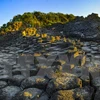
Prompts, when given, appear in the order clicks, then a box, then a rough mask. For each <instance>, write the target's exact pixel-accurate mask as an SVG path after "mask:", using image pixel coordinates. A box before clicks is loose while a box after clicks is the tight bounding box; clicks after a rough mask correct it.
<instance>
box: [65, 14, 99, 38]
mask: <svg viewBox="0 0 100 100" xmlns="http://www.w3.org/2000/svg"><path fill="white" fill-rule="evenodd" d="M63 31H64V33H65V34H68V35H74V36H79V37H82V38H90V39H93V38H100V18H99V17H98V15H97V14H91V15H89V16H87V17H86V18H83V17H77V18H76V19H75V20H74V21H72V22H69V23H67V24H66V25H65V26H64V29H63Z"/></svg>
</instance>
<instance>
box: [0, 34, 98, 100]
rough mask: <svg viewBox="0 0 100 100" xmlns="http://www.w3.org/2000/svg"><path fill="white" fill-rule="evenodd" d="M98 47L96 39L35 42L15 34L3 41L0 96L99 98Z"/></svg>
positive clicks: (14, 99)
mask: <svg viewBox="0 0 100 100" xmlns="http://www.w3.org/2000/svg"><path fill="white" fill-rule="evenodd" d="M10 38H11V37H10ZM14 38H15V37H14ZM75 47H76V48H77V49H76V48H75ZM99 48H100V45H99V43H95V42H84V43H82V42H80V41H79V40H76V39H75V40H70V39H67V42H64V41H63V40H61V41H57V42H54V43H49V42H48V40H46V42H43V43H39V42H38V41H37V38H35V37H28V38H26V37H21V36H20V37H19V36H16V38H15V39H14V40H13V39H12V40H11V41H7V42H6V41H5V43H4V45H3V43H2V45H1V48H0V100H99V99H100V98H99V92H100V89H99V88H100V81H99V80H100V79H99V71H100V70H99V65H100V63H99V58H100V54H99V52H100V49H99ZM92 57H93V59H92ZM94 75H95V76H94Z"/></svg>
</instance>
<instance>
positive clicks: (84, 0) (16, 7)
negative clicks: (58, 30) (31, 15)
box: [0, 0, 100, 26]
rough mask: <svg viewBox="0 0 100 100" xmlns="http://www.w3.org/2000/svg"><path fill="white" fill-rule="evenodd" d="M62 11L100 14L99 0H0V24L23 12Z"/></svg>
mask: <svg viewBox="0 0 100 100" xmlns="http://www.w3.org/2000/svg"><path fill="white" fill-rule="evenodd" d="M34 11H41V12H45V13H48V12H62V13H65V14H74V15H76V16H87V15H89V14H91V13H98V14H99V15H100V0H0V26H2V24H4V23H7V22H8V21H10V19H13V17H14V16H15V15H18V14H23V13H24V12H34Z"/></svg>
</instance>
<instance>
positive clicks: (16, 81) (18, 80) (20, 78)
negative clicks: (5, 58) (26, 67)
mask: <svg viewBox="0 0 100 100" xmlns="http://www.w3.org/2000/svg"><path fill="white" fill-rule="evenodd" d="M24 79H25V77H24V76H23V75H14V76H13V77H12V78H11V79H10V84H12V85H16V86H20V85H21V82H22V81H23V80H24Z"/></svg>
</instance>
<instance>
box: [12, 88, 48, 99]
mask: <svg viewBox="0 0 100 100" xmlns="http://www.w3.org/2000/svg"><path fill="white" fill-rule="evenodd" d="M41 95H42V90H40V89H37V88H28V89H25V90H23V91H21V92H19V93H18V94H17V95H16V96H15V97H14V98H13V99H12V100H42V99H39V98H40V96H41ZM44 100H45V99H44ZM46 100H47V99H46Z"/></svg>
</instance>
